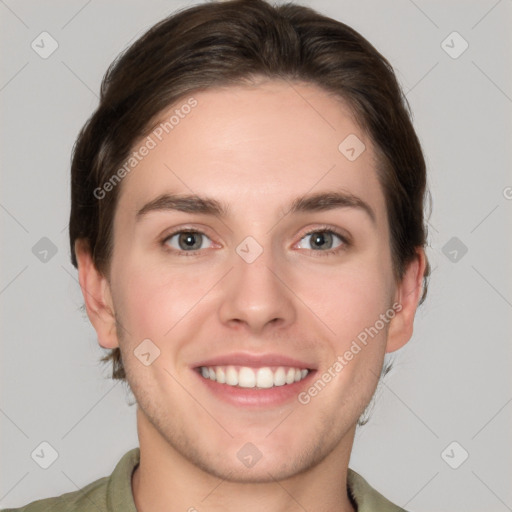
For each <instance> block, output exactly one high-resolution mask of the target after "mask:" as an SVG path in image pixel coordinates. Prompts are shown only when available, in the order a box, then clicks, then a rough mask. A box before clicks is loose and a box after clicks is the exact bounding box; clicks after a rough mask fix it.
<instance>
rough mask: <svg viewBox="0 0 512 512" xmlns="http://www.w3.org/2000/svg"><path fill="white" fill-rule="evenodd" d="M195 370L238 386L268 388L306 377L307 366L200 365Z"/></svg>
mask: <svg viewBox="0 0 512 512" xmlns="http://www.w3.org/2000/svg"><path fill="white" fill-rule="evenodd" d="M197 371H198V372H199V373H200V375H202V377H204V378H205V379H209V380H213V381H215V382H218V383H219V384H225V385H227V386H232V387H238V388H254V389H269V388H273V387H280V386H286V385H288V384H293V383H294V382H299V381H301V380H303V379H305V378H306V377H307V375H308V374H309V372H310V370H309V369H308V368H293V367H285V366H262V367H260V368H251V367H248V366H200V367H198V368H197Z"/></svg>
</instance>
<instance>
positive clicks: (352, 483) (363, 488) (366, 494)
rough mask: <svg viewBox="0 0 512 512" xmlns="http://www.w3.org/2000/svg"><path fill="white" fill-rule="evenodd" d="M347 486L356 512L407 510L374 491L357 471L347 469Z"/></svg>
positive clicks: (401, 511) (399, 511) (396, 511)
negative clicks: (355, 506)
mask: <svg viewBox="0 0 512 512" xmlns="http://www.w3.org/2000/svg"><path fill="white" fill-rule="evenodd" d="M347 487H348V491H349V494H350V496H351V498H352V499H353V501H354V502H355V503H356V505H357V512H407V511H406V510H404V509H403V508H401V507H399V506H398V505H395V504H394V503H391V501H389V500H388V499H386V498H385V497H384V496H383V495H382V494H380V493H379V492H378V491H376V490H375V489H374V488H373V487H372V486H371V485H370V484H369V483H368V482H367V481H366V480H365V479H364V478H363V477H362V476H361V475H360V474H359V473H356V472H355V471H354V470H353V469H350V468H349V469H348V474H347Z"/></svg>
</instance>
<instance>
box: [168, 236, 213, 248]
mask: <svg viewBox="0 0 512 512" xmlns="http://www.w3.org/2000/svg"><path fill="white" fill-rule="evenodd" d="M206 240H209V241H210V242H211V240H210V239H209V238H208V237H207V236H206V235H205V234H204V233H201V232H199V231H177V232H176V233H173V234H171V235H169V236H168V237H166V238H165V240H163V244H164V245H166V246H170V247H171V248H172V249H174V250H176V251H180V252H194V251H199V250H200V249H207V248H208V247H207V245H205V241H206Z"/></svg>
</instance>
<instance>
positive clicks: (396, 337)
mask: <svg viewBox="0 0 512 512" xmlns="http://www.w3.org/2000/svg"><path fill="white" fill-rule="evenodd" d="M425 267H426V257H425V251H424V250H423V248H421V247H418V248H416V258H415V259H414V260H413V261H411V263H409V265H408V266H407V270H406V271H405V274H404V276H403V279H402V280H401V282H400V283H399V284H398V287H397V290H396V293H395V303H397V304H400V306H401V309H400V308H396V310H395V311H396V314H395V316H394V318H393V319H392V320H391V322H390V323H389V329H388V341H387V344H386V352H394V351H395V350H398V349H399V348H402V347H403V346H404V345H405V344H406V343H407V342H408V341H409V340H410V339H411V337H412V333H413V324H414V316H415V314H416V308H417V307H418V302H419V300H420V298H421V293H422V291H423V274H424V273H425Z"/></svg>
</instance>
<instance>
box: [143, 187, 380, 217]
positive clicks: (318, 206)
mask: <svg viewBox="0 0 512 512" xmlns="http://www.w3.org/2000/svg"><path fill="white" fill-rule="evenodd" d="M337 208H356V209H360V210H361V211H363V212H365V213H366V214H367V215H368V217H369V218H370V219H371V221H372V222H373V224H376V222H377V220H376V219H377V218H376V215H375V212H374V211H373V209H372V207H371V206H370V205H369V204H368V203H366V202H365V201H363V200H362V199H361V198H360V197H358V196H355V195H354V194H350V193H346V192H318V193H316V194H309V195H304V196H301V197H298V198H296V199H295V200H294V201H292V203H291V206H290V207H289V208H288V209H287V210H285V211H287V213H286V214H287V215H288V214H294V213H307V212H320V211H328V210H334V209H337ZM168 210H170V211H173V210H174V211H180V212H185V213H196V214H202V215H211V216H214V217H219V218H226V217H228V215H229V211H230V209H229V207H228V206H227V205H226V204H224V203H222V202H220V201H218V200H216V199H212V198H207V197H201V196H198V195H195V194H191V195H173V194H163V195H161V196H159V197H157V198H156V199H153V200H152V201H150V202H149V203H146V204H145V205H144V206H143V207H142V208H141V209H140V210H139V211H138V212H137V220H139V219H141V218H142V217H143V216H144V215H146V214H147V213H149V212H152V211H168Z"/></svg>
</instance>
